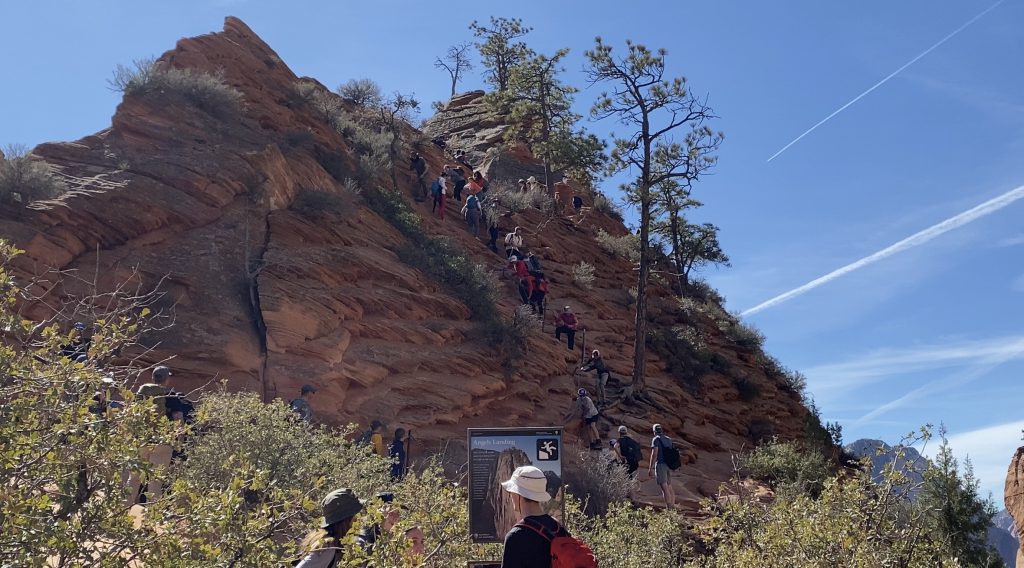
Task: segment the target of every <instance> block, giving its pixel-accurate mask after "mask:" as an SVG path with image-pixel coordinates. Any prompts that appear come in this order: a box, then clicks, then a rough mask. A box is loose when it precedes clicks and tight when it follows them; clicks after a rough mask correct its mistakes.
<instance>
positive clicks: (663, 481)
mask: <svg viewBox="0 0 1024 568" xmlns="http://www.w3.org/2000/svg"><path fill="white" fill-rule="evenodd" d="M69 338H70V340H69V342H68V343H67V344H65V345H62V346H61V347H60V350H59V355H60V356H61V357H63V358H66V359H68V360H71V361H75V362H78V363H83V364H87V363H88V362H89V349H90V338H89V337H88V335H87V334H86V326H85V325H84V324H83V323H76V324H74V325H73V326H72V329H71V330H70V332H69ZM578 370H585V371H589V370H593V371H595V373H596V374H597V377H598V378H597V381H596V384H597V385H598V389H602V390H599V392H602V391H603V388H604V385H605V384H606V383H607V380H608V375H609V371H608V368H607V366H606V365H605V364H604V360H603V358H602V357H601V353H600V352H599V351H598V350H596V349H595V350H594V351H593V352H592V353H591V358H590V359H589V360H588V361H587V362H586V363H585V364H583V365H581V366H580V367H579V369H578ZM172 381H173V372H172V370H171V369H170V368H169V367H167V366H164V365H157V366H156V367H154V368H153V369H152V371H151V374H150V381H149V382H147V383H145V384H143V385H141V386H139V387H138V388H137V390H136V393H135V394H136V397H135V402H136V403H143V404H145V403H147V402H146V401H149V402H148V403H149V404H153V405H155V406H156V408H157V410H158V413H159V414H160V415H162V416H164V418H165V419H166V420H169V421H180V422H185V423H190V422H192V421H193V420H194V419H195V414H196V407H195V403H193V402H192V401H191V400H189V399H188V398H187V396H186V395H185V394H184V393H182V392H180V391H177V390H175V388H174V385H173V382H172ZM298 394H299V396H298V397H297V398H295V399H293V400H291V401H289V402H288V406H289V407H290V409H291V410H292V413H293V414H292V415H293V417H294V418H293V419H294V420H296V421H300V422H304V423H311V422H314V421H315V411H314V406H313V404H312V401H313V399H314V398H315V396H316V394H317V388H316V387H315V386H313V385H311V384H305V385H302V387H301V388H300V389H299V392H298ZM117 395H118V391H117V390H116V388H115V387H114V381H113V380H109V379H108V380H104V381H103V384H102V385H101V387H100V388H99V389H98V390H97V391H96V392H95V393H94V395H93V398H92V400H91V404H90V406H89V412H90V413H92V414H95V415H96V416H97V418H99V419H103V418H105V417H106V416H107V413H108V412H111V411H115V410H116V409H118V408H122V407H123V404H124V402H123V400H119V398H120V397H118V396H117ZM576 395H577V396H576V397H575V405H574V406H575V408H576V409H577V411H578V417H579V418H580V420H581V423H582V425H583V426H584V429H583V431H582V432H581V438H583V439H585V440H586V439H589V440H590V447H591V448H592V449H600V448H601V447H602V446H601V439H600V434H599V432H598V430H597V428H596V423H597V422H598V420H599V419H600V417H601V414H600V410H599V409H598V406H599V405H598V404H595V403H594V401H593V400H592V399H591V398H590V395H589V393H588V391H587V389H585V388H580V389H579V390H578V391H577V393H576ZM599 399H600V400H601V401H602V402H601V404H600V406H604V405H605V404H606V400H605V399H604V397H603V395H602V396H600V397H599ZM652 432H653V434H654V438H653V439H652V441H651V444H650V448H651V454H650V460H649V464H648V474H647V475H648V478H653V479H655V480H656V482H657V484H658V486H659V487H660V489H661V492H662V495H663V497H664V499H665V505H666V506H667V507H669V508H674V507H675V495H674V492H673V490H672V486H671V471H672V470H674V469H677V468H678V467H679V466H680V455H679V452H678V450H676V449H675V447H674V444H673V442H672V440H671V439H670V438H669V437H668V436H666V435H665V433H664V431H663V429H662V426H661V425H660V424H654V425H653V427H652ZM618 434H619V437H618V438H616V439H613V440H611V441H609V442H608V444H609V448H610V449H611V451H612V452H613V454H614V456H615V461H617V462H619V463H620V464H621V465H622V467H623V468H625V470H626V472H627V474H629V475H631V476H636V475H637V473H636V472H637V471H638V470H639V467H640V462H641V461H642V458H643V456H642V451H641V446H640V444H639V443H638V442H636V441H635V440H634V439H633V438H631V437H630V436H629V431H628V429H627V427H626V426H624V425H620V426H619V427H618ZM410 439H411V436H410V432H409V431H408V430H407V429H406V428H402V427H398V428H395V429H394V431H393V435H392V437H391V441H390V443H389V444H387V445H385V440H384V423H383V422H381V421H380V420H373V421H372V422H371V423H370V428H369V429H368V430H367V431H366V432H365V433H363V434H362V435H361V436H360V437H358V438H357V439H355V440H354V442H355V443H357V444H363V445H365V446H366V447H367V448H368V449H369V450H370V451H372V452H373V453H375V454H376V455H379V456H380V457H382V458H384V459H386V460H389V461H390V462H391V477H392V479H393V480H400V479H401V478H402V477H403V476H405V475H406V473H407V472H408V469H409V463H410V459H409V454H408V443H409V441H410ZM139 457H140V458H141V459H142V460H144V461H146V462H148V463H149V464H151V465H152V466H153V467H154V468H157V469H161V468H163V469H166V468H168V467H170V466H171V464H172V463H173V462H174V461H175V460H179V459H184V458H185V456H184V455H182V454H180V453H178V450H175V449H174V448H173V447H172V446H171V445H169V444H150V445H147V446H145V447H142V448H140V449H139ZM531 467H532V466H524V468H519V469H517V470H516V471H515V472H513V475H512V477H511V478H510V479H509V480H507V481H505V482H504V483H502V487H503V488H504V489H505V490H506V491H508V492H509V493H510V494H513V495H515V496H516V497H514V499H515V503H516V511H517V512H518V514H519V515H520V516H521V518H520V521H519V522H518V523H516V525H515V527H514V528H513V529H512V530H511V531H510V532H509V533H508V535H506V539H505V549H504V553H503V554H504V558H503V562H502V566H503V567H505V566H508V567H527V566H546V565H550V564H545V563H537V562H538V560H537V559H539V558H550V555H551V554H552V553H553V552H554V551H555V550H556V548H557V549H559V550H563V551H569V552H568V553H570V554H579V555H582V556H581V558H584V559H586V558H590V559H591V560H592V555H589V549H587V548H586V546H585V545H583V543H581V542H579V541H578V540H576V539H573V538H572V537H571V535H569V533H568V532H567V531H566V530H565V528H564V527H563V526H561V524H560V523H558V521H557V520H555V519H553V518H550V517H547V518H544V517H546V515H544V514H543V508H542V507H541V505H542V504H543V503H544V502H546V501H547V500H549V499H550V496H548V495H546V494H545V493H544V491H545V487H546V481H545V482H544V483H540V482H538V479H545V478H544V476H543V472H540V470H538V469H536V468H532V469H530V468H531ZM537 472H540V478H538V477H537ZM124 479H125V498H126V505H127V506H132V505H136V504H139V505H145V504H146V503H149V502H152V501H155V500H157V499H159V498H160V497H161V496H162V493H163V491H164V487H163V484H162V481H161V480H159V479H148V480H147V479H146V478H145V476H144V475H143V474H142V473H141V472H139V471H126V472H125V478H124ZM376 497H377V499H379V500H380V501H381V504H382V506H383V508H384V510H385V512H386V514H385V521H384V522H383V523H382V524H381V525H379V526H378V525H374V526H370V527H363V528H362V529H361V530H360V532H359V533H358V535H357V538H356V543H357V545H358V546H359V547H361V548H363V549H364V550H366V551H369V552H370V553H372V547H373V543H374V541H375V539H376V537H378V536H380V535H381V534H382V531H383V532H388V531H391V530H393V529H394V527H395V526H396V525H397V524H398V520H399V519H400V517H401V508H400V507H392V506H390V505H391V502H392V500H393V499H394V495H393V494H391V493H378V494H377V495H376ZM365 504H366V502H365V501H360V500H359V499H358V498H357V497H356V496H355V494H354V493H353V492H352V490H351V489H344V488H342V489H338V490H335V491H332V492H331V493H330V494H328V495H327V496H326V497H325V498H324V500H323V503H322V509H323V515H324V519H323V522H322V524H321V526H320V528H319V529H318V530H316V531H314V532H313V533H310V535H308V536H307V538H306V539H304V540H303V543H302V545H301V548H300V550H301V551H302V554H303V556H302V558H301V560H297V561H296V562H297V563H296V564H294V565H296V566H302V567H306V568H316V567H319V566H324V567H331V566H338V565H339V564H338V562H340V561H341V560H342V559H344V557H345V549H344V547H343V546H342V544H341V539H342V538H343V537H344V536H345V535H346V534H347V533H349V532H350V531H351V530H352V529H353V528H354V524H353V523H354V519H355V517H356V515H358V513H360V512H361V511H363V510H364V507H365ZM402 528H403V531H402V533H400V534H403V535H404V538H406V539H407V540H408V542H409V543H411V546H410V549H409V550H410V552H411V553H412V554H417V555H420V557H422V554H423V544H424V534H423V531H422V530H421V529H420V527H416V526H413V527H409V526H407V525H403V527H402ZM588 555H589V556H588ZM371 565H372V564H371ZM590 565H594V564H587V563H583V564H580V566H590Z"/></svg>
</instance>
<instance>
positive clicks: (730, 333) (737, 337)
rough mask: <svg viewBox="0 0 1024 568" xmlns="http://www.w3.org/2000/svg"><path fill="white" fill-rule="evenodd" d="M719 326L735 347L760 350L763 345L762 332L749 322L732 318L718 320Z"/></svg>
mask: <svg viewBox="0 0 1024 568" xmlns="http://www.w3.org/2000/svg"><path fill="white" fill-rule="evenodd" d="M719 326H720V327H721V328H722V331H724V332H725V336H726V337H727V338H728V339H729V340H730V341H732V342H733V343H734V344H736V346H737V347H742V348H744V349H751V350H760V349H762V348H763V347H764V334H763V333H761V330H759V329H757V328H756V327H754V326H753V325H751V324H748V323H744V322H742V321H740V320H739V319H735V318H733V319H731V321H727V322H719Z"/></svg>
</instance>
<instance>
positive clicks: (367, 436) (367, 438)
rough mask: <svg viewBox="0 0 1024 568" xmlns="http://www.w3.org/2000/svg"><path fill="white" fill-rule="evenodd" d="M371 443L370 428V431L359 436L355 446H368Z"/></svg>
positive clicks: (371, 432)
mask: <svg viewBox="0 0 1024 568" xmlns="http://www.w3.org/2000/svg"><path fill="white" fill-rule="evenodd" d="M372 442H373V429H372V428H371V429H370V430H367V431H366V432H363V435H362V436H359V438H358V439H357V440H356V443H357V444H364V445H367V446H369V445H370V444H371V443H372Z"/></svg>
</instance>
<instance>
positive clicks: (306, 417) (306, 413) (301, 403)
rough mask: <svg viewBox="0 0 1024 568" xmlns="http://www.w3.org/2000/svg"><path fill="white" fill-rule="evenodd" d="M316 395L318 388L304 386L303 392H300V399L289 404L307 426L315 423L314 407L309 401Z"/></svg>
mask: <svg viewBox="0 0 1024 568" xmlns="http://www.w3.org/2000/svg"><path fill="white" fill-rule="evenodd" d="M314 394H316V387H314V386H313V385H302V390H301V391H299V398H296V399H295V400H293V401H291V402H289V403H288V407H289V408H291V409H292V412H294V413H295V414H297V415H298V416H299V418H301V419H302V420H303V421H305V422H306V423H307V424H308V423H310V422H312V421H313V407H312V406H310V405H309V399H310V397H311V396H313V395H314Z"/></svg>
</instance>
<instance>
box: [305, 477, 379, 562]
mask: <svg viewBox="0 0 1024 568" xmlns="http://www.w3.org/2000/svg"><path fill="white" fill-rule="evenodd" d="M323 509H324V521H323V523H321V524H320V529H319V530H316V531H313V532H312V533H310V534H309V535H308V536H307V537H306V538H305V539H304V540H303V541H302V546H301V548H300V550H303V551H304V552H305V553H306V556H305V557H304V558H303V559H302V561H300V562H299V563H298V564H296V567H297V568H334V567H335V566H337V565H338V563H339V561H340V560H341V559H342V558H343V557H344V555H345V548H344V547H343V546H342V544H341V539H343V538H345V535H346V534H348V532H349V531H350V530H352V519H353V518H354V517H355V516H356V515H358V514H359V512H360V511H362V510H363V502H362V501H360V500H359V498H358V497H356V494H355V492H353V491H352V490H351V489H347V488H346V489H338V490H336V491H332V492H330V493H328V494H327V497H324V501H323Z"/></svg>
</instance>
